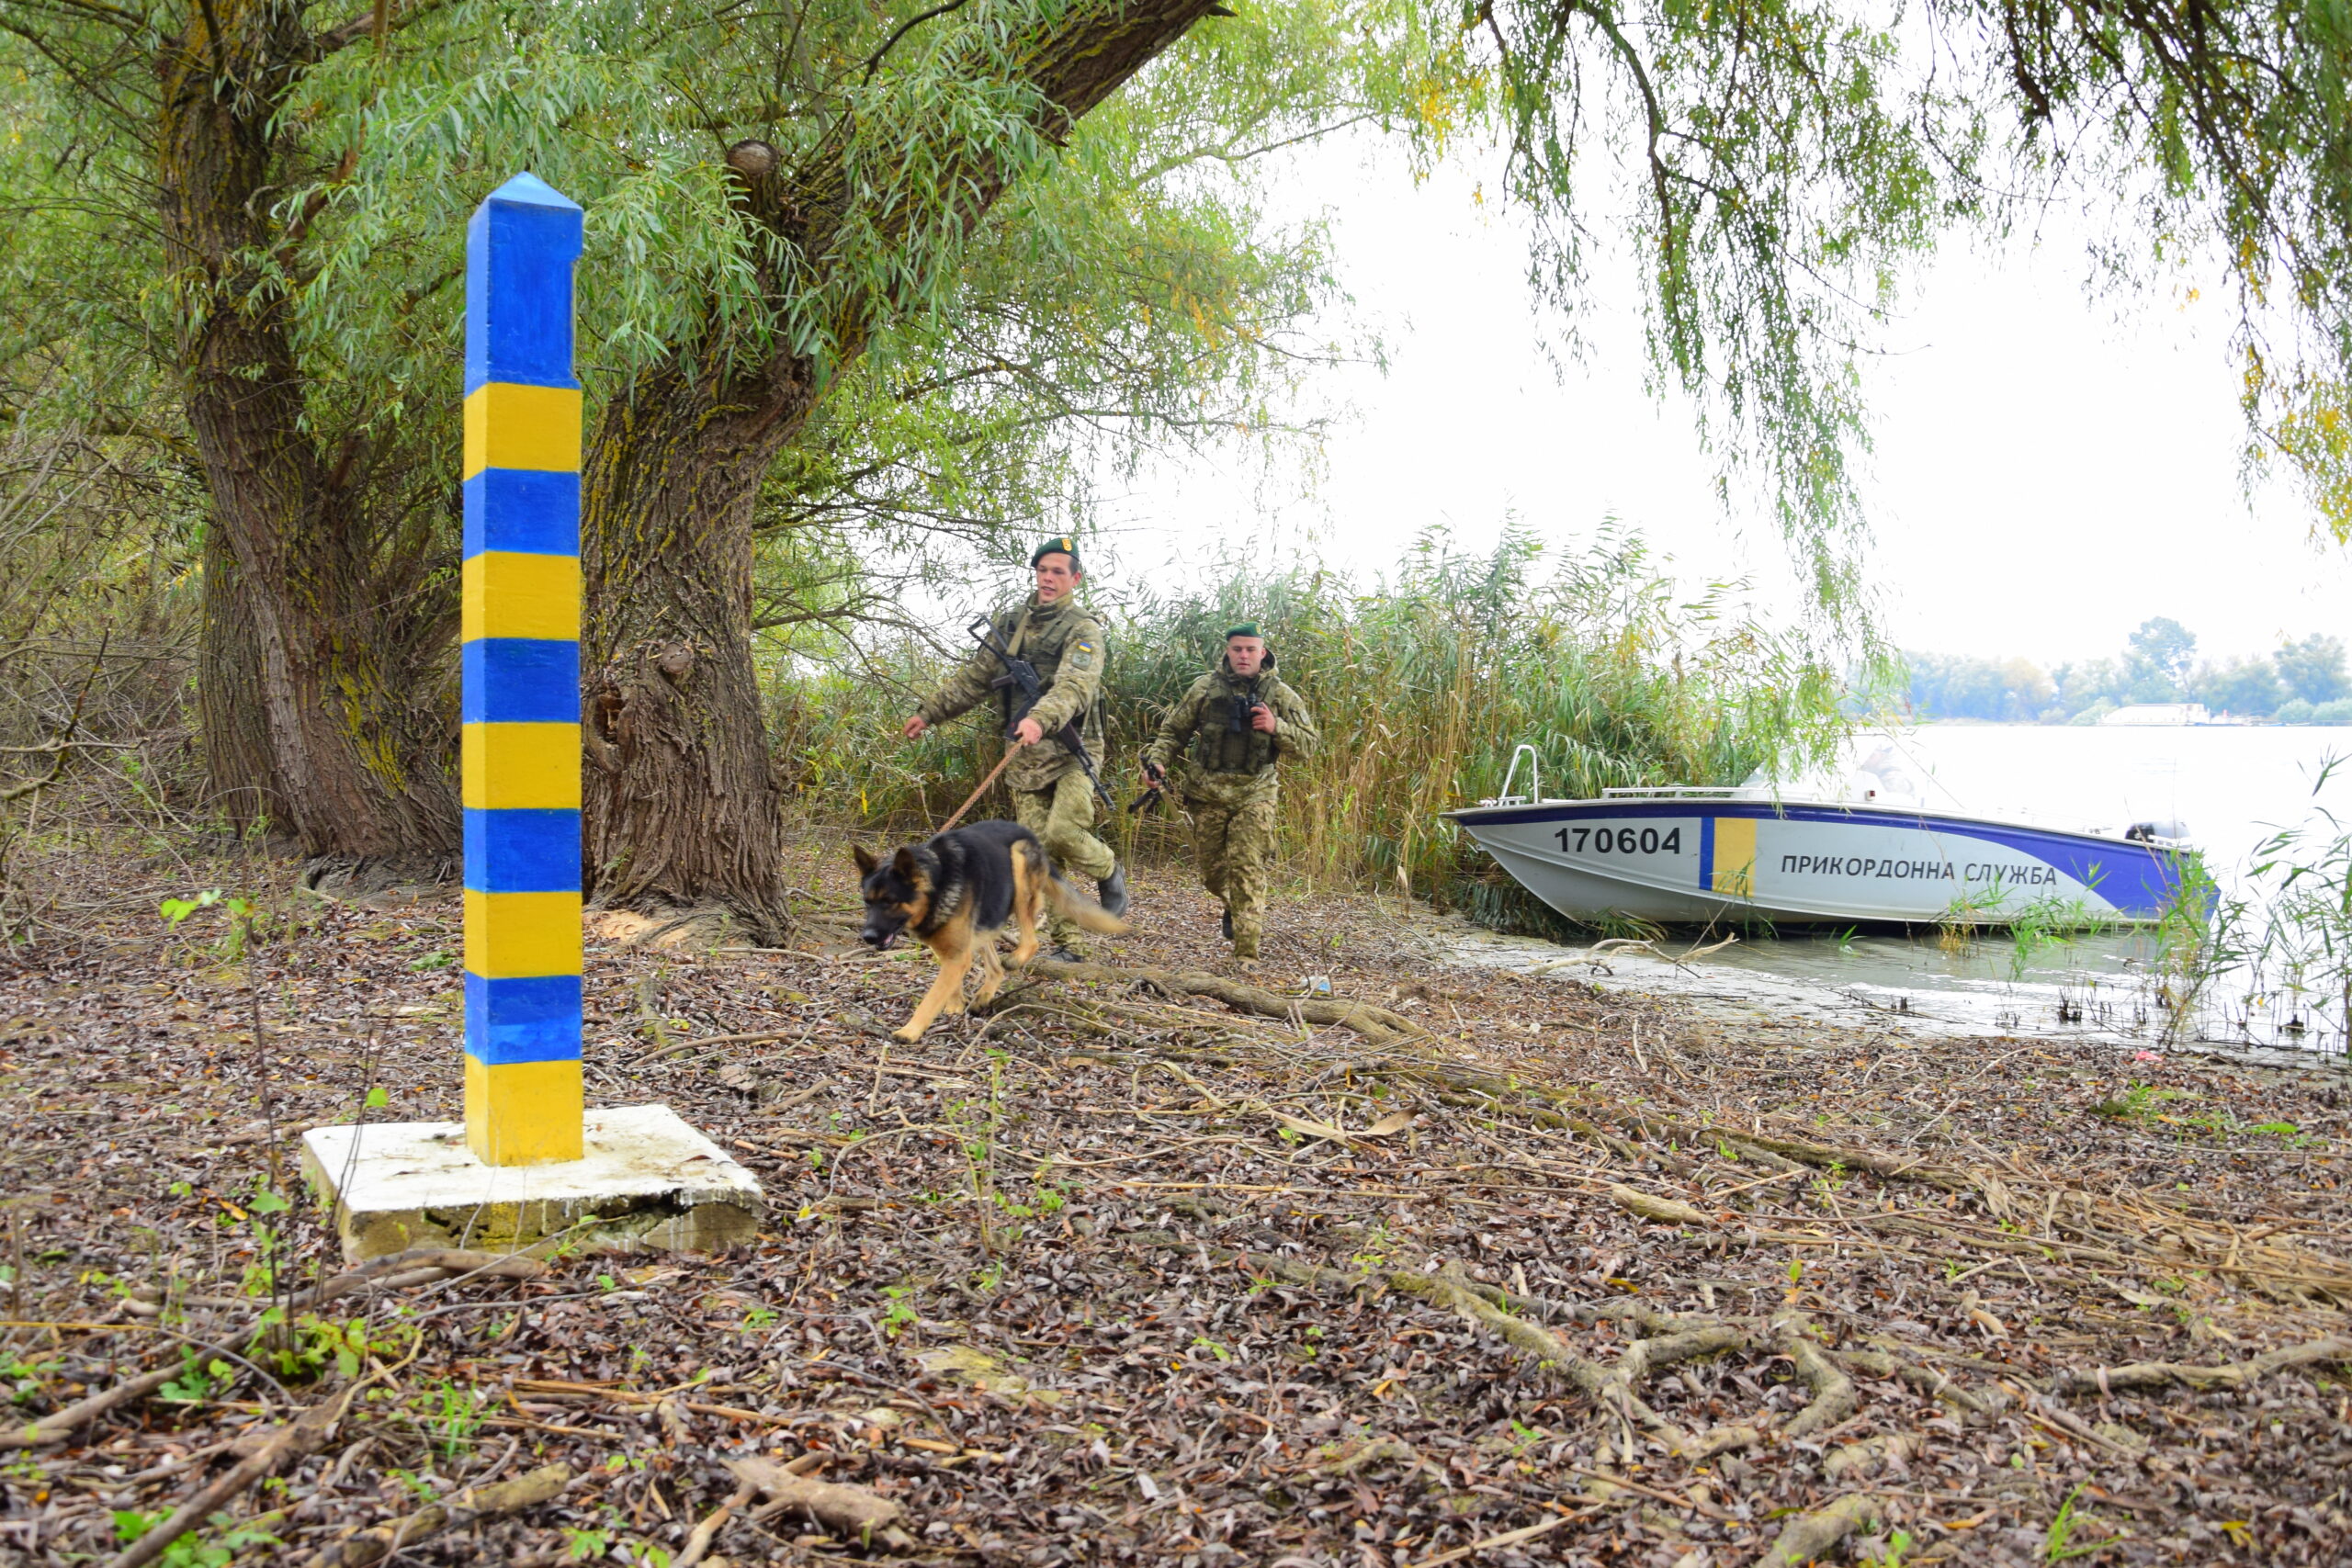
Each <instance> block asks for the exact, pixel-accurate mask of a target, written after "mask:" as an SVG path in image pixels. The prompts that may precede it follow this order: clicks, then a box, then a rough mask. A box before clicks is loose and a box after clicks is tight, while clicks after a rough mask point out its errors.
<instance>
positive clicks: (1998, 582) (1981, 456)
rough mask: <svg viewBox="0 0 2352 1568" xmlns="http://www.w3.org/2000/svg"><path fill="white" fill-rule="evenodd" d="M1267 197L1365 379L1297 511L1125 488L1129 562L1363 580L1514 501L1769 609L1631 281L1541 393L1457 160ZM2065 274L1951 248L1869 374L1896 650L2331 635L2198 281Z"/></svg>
mask: <svg viewBox="0 0 2352 1568" xmlns="http://www.w3.org/2000/svg"><path fill="white" fill-rule="evenodd" d="M1283 188H1284V190H1285V191H1286V192H1292V193H1295V199H1296V201H1297V203H1298V204H1299V209H1300V210H1302V211H1305V210H1309V209H1318V208H1319V209H1325V210H1328V211H1329V213H1330V215H1331V217H1332V219H1333V220H1334V229H1335V240H1336V243H1337V245H1338V250H1339V254H1340V263H1341V272H1342V278H1343V281H1344V283H1345V285H1346V286H1347V288H1349V290H1350V291H1351V293H1352V295H1353V296H1354V299H1355V311H1356V314H1357V315H1358V317H1359V318H1360V319H1361V320H1362V321H1364V322H1365V323H1367V324H1369V325H1371V326H1373V327H1374V328H1376V329H1377V330H1378V331H1379V333H1380V334H1381V336H1382V337H1383V339H1384V340H1385V343H1386V344H1387V347H1388V351H1389V368H1388V370H1387V373H1386V374H1385V375H1383V374H1380V373H1378V372H1375V371H1373V370H1371V369H1369V368H1356V367H1351V368H1345V369H1340V370H1335V371H1331V372H1329V373H1327V374H1325V375H1322V376H1320V377H1318V378H1317V383H1316V386H1315V388H1314V389H1313V393H1312V396H1313V397H1314V398H1316V399H1318V400H1328V401H1329V403H1331V404H1332V405H1334V406H1336V407H1337V408H1338V409H1340V411H1341V412H1342V415H1343V418H1342V422H1341V423H1340V427H1339V428H1338V429H1336V430H1335V431H1334V432H1333V434H1332V435H1331V437H1330V439H1329V443H1328V446H1327V447H1326V457H1325V465H1326V472H1325V475H1324V477H1323V479H1322V480H1321V482H1320V483H1319V485H1317V487H1316V489H1315V491H1314V493H1312V494H1303V493H1302V483H1301V479H1300V478H1299V476H1298V475H1297V474H1296V473H1295V472H1294V471H1288V470H1285V471H1283V472H1279V473H1277V474H1275V475H1273V476H1272V479H1271V481H1269V480H1268V479H1267V477H1266V476H1263V475H1253V474H1251V473H1250V471H1249V469H1248V467H1247V465H1246V464H1245V463H1243V462H1242V461H1240V460H1238V459H1235V460H1232V461H1227V462H1223V463H1206V464H1186V465H1183V466H1182V467H1173V466H1171V467H1166V468H1160V469H1158V470H1155V471H1153V472H1152V473H1150V474H1148V475H1147V476H1145V478H1144V479H1143V480H1142V481H1141V482H1139V483H1138V484H1136V486H1134V487H1132V488H1131V490H1130V491H1129V492H1128V494H1127V496H1126V497H1125V501H1124V502H1122V503H1121V504H1120V505H1119V507H1118V508H1117V509H1116V510H1117V511H1118V513H1122V514H1124V517H1125V526H1124V527H1123V528H1122V529H1121V533H1122V535H1123V538H1122V540H1121V543H1120V546H1119V549H1118V554H1119V556H1120V558H1122V562H1123V565H1125V567H1126V568H1127V569H1128V570H1163V569H1166V568H1171V567H1172V568H1177V569H1181V567H1182V565H1183V564H1184V563H1188V562H1196V561H1200V560H1202V559H1204V558H1207V557H1209V556H1211V555H1213V554H1214V553H1215V552H1216V550H1217V549H1218V548H1220V547H1229V546H1231V545H1234V544H1238V543H1239V542H1240V541H1241V540H1242V539H1243V538H1245V537H1247V538H1253V539H1254V540H1255V541H1256V544H1257V547H1258V549H1259V551H1260V552H1261V553H1262V554H1263V555H1264V556H1265V558H1269V559H1275V558H1281V557H1283V556H1284V555H1287V554H1289V553H1290V552H1293V551H1296V550H1306V551H1311V552H1313V553H1315V554H1317V555H1318V556H1320V557H1321V558H1327V559H1331V560H1336V561H1343V562H1346V563H1348V564H1350V565H1352V566H1356V567H1359V568H1362V569H1365V570H1379V569H1381V568H1384V567H1385V566H1387V565H1389V564H1390V563H1392V562H1393V561H1395V560H1396V558H1397V557H1398V555H1399V554H1400V553H1401V552H1402V551H1403V550H1404V548H1405V547H1407V545H1408V543H1409V542H1410V541H1411V540H1412V538H1413V537H1414V536H1415V535H1416V534H1418V533H1419V531H1420V530H1421V529H1422V528H1424V527H1426V526H1427V525H1430V524H1432V523H1439V522H1443V523H1447V524H1450V525H1452V527H1453V530H1454V533H1455V536H1456V537H1457V538H1458V539H1460V540H1461V541H1462V542H1463V543H1464V545H1466V546H1472V547H1476V546H1483V545H1487V544H1490V543H1491V542H1492V541H1493V539H1494V536H1495V535H1496V533H1497V531H1498V528H1499V527H1500V525H1501V523H1502V519H1503V518H1504V516H1505V515H1506V514H1507V513H1511V512H1514V511H1515V512H1516V513H1518V514H1519V515H1520V516H1521V518H1522V519H1524V520H1525V521H1527V522H1528V523H1530V524H1532V525H1536V526H1538V527H1540V528H1542V529H1543V530H1544V531H1545V532H1546V533H1547V534H1556V535H1564V536H1576V535H1580V534H1585V533H1589V531H1590V530H1591V529H1592V528H1593V526H1594V525H1596V524H1597V523H1598V522H1599V521H1600V519H1601V518H1602V517H1603V516H1605V515H1607V514H1611V513H1613V514H1615V515H1616V516H1617V517H1619V518H1621V519H1622V520H1623V521H1624V522H1626V523H1629V524H1632V525H1637V526H1638V527H1640V528H1641V529H1642V530H1643V531H1644V532H1645V534H1647V535H1648V536H1649V537H1650V538H1651V539H1652V540H1653V541H1654V542H1655V543H1656V544H1657V546H1658V547H1660V548H1662V549H1664V550H1666V551H1668V552H1670V553H1671V554H1672V555H1673V556H1674V557H1675V558H1677V561H1678V565H1679V570H1681V571H1682V572H1683V573H1684V574H1685V575H1686V576H1688V577H1691V578H1693V579H1699V578H1708V577H1718V576H1727V575H1743V574H1745V575H1750V576H1753V577H1755V578H1757V579H1758V582H1759V584H1761V587H1760V589H1759V592H1760V593H1761V595H1762V597H1763V599H1764V601H1765V603H1766V604H1773V603H1775V602H1776V601H1777V602H1779V603H1783V604H1785V603H1786V602H1787V601H1786V599H1785V597H1783V596H1784V595H1785V594H1786V593H1787V592H1788V590H1787V588H1786V587H1785V582H1786V579H1785V576H1784V574H1783V573H1784V569H1783V567H1782V562H1783V560H1784V554H1783V551H1782V547H1781V540H1780V538H1779V536H1778V534H1777V532H1776V531H1775V530H1774V528H1773V526H1772V525H1771V523H1770V520H1769V519H1767V518H1761V517H1759V518H1757V519H1755V520H1754V521H1753V522H1751V523H1748V524H1747V525H1742V524H1741V521H1740V520H1739V519H1736V518H1732V519H1727V518H1726V517H1725V516H1724V513H1723V511H1722V510H1721V508H1720V507H1719V506H1718V505H1717V504H1716V502H1714V501H1713V495H1712V491H1711V490H1710V486H1709V480H1710V478H1711V475H1712V472H1713V470H1712V468H1711V466H1710V463H1709V460H1708V459H1707V457H1705V455H1704V454H1702V452H1701V451H1700V450H1699V447H1698V444H1697V441H1696V439H1695V438H1694V436H1693V435H1692V434H1691V425H1690V422H1689V420H1688V417H1687V414H1686V413H1685V412H1684V411H1683V410H1681V409H1680V408H1678V407H1664V408H1662V407H1660V406H1659V405H1657V404H1656V403H1654V402H1653V401H1652V400H1650V399H1648V398H1647V397H1646V396H1645V394H1644V392H1643V389H1642V379H1643V376H1642V372H1643V361H1642V355H1641V348H1640V339H1639V335H1638V334H1639V321H1638V316H1637V310H1638V301H1637V299H1635V298H1634V296H1633V295H1632V293H1631V291H1630V289H1629V288H1622V287H1621V288H1617V289H1615V290H1613V291H1612V292H1614V293H1615V294H1616V295H1617V296H1618V297H1619V299H1621V300H1622V302H1621V303H1612V304H1611V305H1609V306H1607V307H1605V308H1604V309H1603V310H1600V312H1599V313H1598V314H1597V315H1596V316H1595V317H1594V318H1592V319H1591V321H1589V323H1588V335H1589V337H1590V338H1591V339H1592V340H1593V342H1594V344H1595V347H1594V351H1593V352H1592V353H1590V354H1589V355H1587V357H1586V359H1585V361H1584V362H1583V363H1581V364H1579V365H1576V366H1573V367H1570V369H1569V370H1568V372H1567V374H1566V376H1565V377H1562V376H1561V375H1559V374H1558V373H1556V372H1555V369H1554V367H1553V365H1552V363H1551V361H1550V360H1548V359H1547V358H1546V356H1545V355H1544V353H1543V351H1542V347H1541V334H1542V333H1544V332H1545V331H1546V330H1547V329H1546V327H1545V325H1544V322H1543V321H1542V320H1541V319H1540V317H1539V315H1538V313H1537V311H1536V310H1535V308H1534V306H1533V303H1532V299H1531V297H1530V294H1529V292H1528V289H1527V287H1526V284H1525V276H1524V269H1525V262H1526V246H1525V243H1524V239H1523V235H1522V232H1521V231H1520V230H1519V229H1518V228H1517V227H1516V225H1515V224H1514V222H1513V221H1512V220H1511V219H1510V216H1509V215H1508V214H1504V213H1500V212H1498V210H1497V209H1496V207H1495V205H1494V204H1492V203H1491V202H1490V203H1487V204H1484V205H1481V204H1479V203H1477V202H1476V201H1475V200H1474V199H1473V188H1474V180H1473V175H1472V174H1471V173H1470V172H1467V171H1461V172H1453V173H1447V174H1442V175H1440V176H1439V177H1437V178H1435V179H1432V180H1431V181H1430V182H1429V183H1428V184H1426V185H1424V186H1420V187H1419V188H1418V189H1417V188H1415V187H1414V186H1412V185H1411V183H1410V181H1409V179H1408V177H1407V175H1405V173H1404V171H1403V169H1402V167H1401V164H1400V163H1399V162H1398V161H1397V160H1394V159H1393V158H1390V157H1386V156H1384V155H1383V154H1382V153H1381V152H1380V151H1379V150H1378V148H1377V147H1376V146H1374V147H1367V146H1366V145H1364V144H1362V143H1356V144H1351V145H1344V146H1333V147H1328V148H1325V149H1321V150H1319V151H1317V152H1315V153H1313V154H1311V155H1309V156H1308V157H1307V158H1306V159H1304V160H1302V161H1301V163H1300V164H1298V165H1297V166H1296V169H1295V173H1294V174H1293V175H1290V176H1288V177H1286V178H1285V180H1284V181H1283ZM1285 199H1290V198H1289V197H1286V198H1285ZM2085 276H2086V261H2085V258H2084V255H2083V254H2082V251H2081V249H2080V247H2079V245H2078V244H2076V243H2073V242H2071V241H2069V240H2065V239H2058V238H2052V239H2046V240H2045V241H2044V242H2043V243H2042V244H2041V246H2040V247H2039V248H2038V249H2030V250H2029V249H2028V248H2026V247H2025V246H2024V245H2022V244H2020V245H2019V246H2018V247H2017V248H2016V249H2014V250H2012V251H2010V252H2008V253H2007V254H2002V255H1998V256H1986V255H1977V254H1968V253H1967V252H1966V251H1964V250H1960V249H1957V248H1955V249H1954V250H1953V251H1952V252H1951V253H1949V254H1946V255H1945V256H1944V257H1942V258H1941V259H1940V260H1939V264H1938V265H1937V266H1936V267H1935V269H1934V270H1933V272H1932V273H1931V274H1930V275H1929V276H1927V277H1926V278H1925V279H1924V280H1923V281H1922V282H1921V283H1920V284H1919V286H1918V287H1917V288H1916V289H1915V291H1914V295H1913V299H1912V300H1911V306H1910V313H1909V314H1908V315H1907V316H1906V317H1905V319H1904V320H1903V321H1900V322H1898V323H1897V324H1896V325H1895V326H1894V328H1893V329H1892V330H1891V331H1890V332H1889V333H1888V334H1887V337H1886V340H1885V343H1886V346H1887V347H1889V348H1890V349H1891V350H1893V351H1894V352H1892V353H1890V354H1889V355H1887V356H1886V357H1885V358H1883V360H1881V361H1879V362H1878V363H1877V364H1876V365H1875V366H1874V367H1873V368H1872V370H1871V375H1870V378H1869V382H1868V396H1869V400H1870V404H1871V409H1872V411H1873V412H1874V414H1875V416H1876V424H1875V431H1876V436H1877V450H1876V452H1875V454H1874V455H1873V456H1872V457H1871V458H1870V460H1869V468H1868V472H1869V479H1868V481H1867V485H1866V498H1867V502H1868V506H1869V509H1870V513H1871V520H1872V523H1873V525H1874V528H1875V538H1876V543H1875V547H1874V550H1873V554H1872V558H1871V572H1872V576H1873V578H1874V580H1875V581H1876V582H1877V583H1878V585H1879V586H1880V588H1881V590H1882V592H1883V595H1884V600H1885V605H1886V623H1887V626H1888V628H1889V630H1890V632H1891V633H1892V635H1893V637H1894V639H1895V640H1896V641H1897V642H1899V643H1900V644H1901V645H1902V646H1905V647H1907V648H1912V649H1931V650H1938V651H1951V652H1972V653H1983V654H2002V655H2008V654H2018V655H2024V656H2026V657H2029V658H2032V659H2036V660H2042V661H2044V662H2056V661H2058V660H2067V659H2081V658H2087V657H2096V656H2098V655H2101V654H2108V653H2112V652H2114V651H2115V650H2116V649H2119V648H2120V646H2121V645H2122V642H2123V638H2124V637H2125V636H2126V634H2128V633H2129V632H2130V631H2131V628H2132V627H2134V626H2137V625H2138V624H2139V623H2140V622H2142V621H2143V620H2144V619H2146V618H2147V617H2149V616H2151V615H2170V616H2173V617H2175V618H2176V619H2177V620H2179V621H2181V622H2182V623H2183V624H2185V625H2186V626H2188V628H2189V629H2190V630H2192V631H2194V632H2195V633H2197V634H2198V637H2199V650H2200V651H2202V652H2207V653H2231V652H2254V651H2261V650H2267V649H2269V648H2270V647H2272V646H2274V645H2275V644H2276V643H2277V641H2278V638H2279V637H2280V636H2281V635H2295V636H2300V635H2301V634H2303V633H2305V632H2309V631H2312V630H2322V629H2327V630H2334V629H2337V628H2339V627H2340V626H2341V625H2342V622H2343V619H2344V615H2343V606H2344V605H2345V604H2346V597H2345V591H2346V588H2347V587H2352V557H2347V555H2346V552H2344V551H2342V550H2340V549H2337V548H2335V547H2324V548H2323V547H2316V546H2314V545H2313V544H2312V542H2311V540H2310V518H2309V514H2308V513H2307V511H2306V509H2305V507H2304V505H2303V504H2302V502H2301V498H2300V496H2299V495H2298V494H2297V493H2296V492H2295V491H2293V490H2292V489H2291V488H2290V487H2288V486H2286V485H2283V484H2279V485H2272V486H2269V487H2267V488H2266V489H2264V490H2262V491H2259V492H2258V493H2256V495H2255V496H2254V497H2253V498H2252V500H2251V502H2249V500H2248V498H2247V497H2246V496H2245V493H2244V492H2243V491H2242V490H2241V487H2240V482H2239V477H2238V453H2239V433H2240V430H2241V424H2240V421H2239V417H2238V412H2237V408H2236V405H2235V401H2234V388H2235V384H2236V375H2237V370H2236V366H2235V365H2234V363H2233V360H2232V358H2231V355H2230V354H2229V352H2228V341H2227V340H2228V332H2229V326H2230V322H2229V320H2228V315H2227V308H2226V298H2225V296H2224V295H2223V293H2222V290H2221V289H2220V288H2217V287H2212V286H2211V285H2212V283H2213V281H2214V280H2211V279H2206V280H2201V281H2203V282H2205V283H2206V284H2207V285H2208V288H2207V289H2206V294H2205V297H2204V298H2203V299H2200V300H2197V301H2193V302H2191V301H2187V299H2186V288H2183V289H2181V290H2176V291H2175V292H2174V293H2173V294H2171V295H2170V296H2168V297H2166V298H2163V299H2143V300H2139V301H2131V302H2126V303H2125V304H2123V305H2121V306H2118V305H2116V304H2114V303H2112V302H2106V303H2095V302H2093V301H2092V300H2091V299H2089V298H2088V297H2087V295H2086V290H2085V288H2084V286H2083V279H2084V277H2085ZM2184 281H2185V283H2193V282H2197V281H2200V280H2196V279H2189V280H2184ZM2119 310H2120V312H2121V314H2120V316H2119V314H2118V312H2119Z"/></svg>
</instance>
